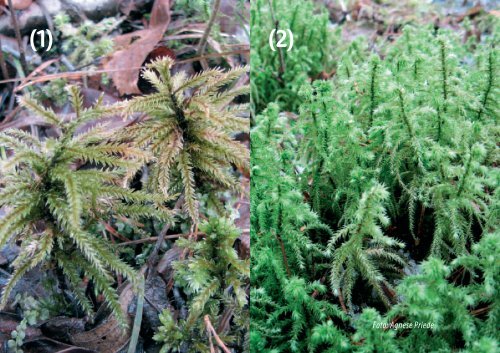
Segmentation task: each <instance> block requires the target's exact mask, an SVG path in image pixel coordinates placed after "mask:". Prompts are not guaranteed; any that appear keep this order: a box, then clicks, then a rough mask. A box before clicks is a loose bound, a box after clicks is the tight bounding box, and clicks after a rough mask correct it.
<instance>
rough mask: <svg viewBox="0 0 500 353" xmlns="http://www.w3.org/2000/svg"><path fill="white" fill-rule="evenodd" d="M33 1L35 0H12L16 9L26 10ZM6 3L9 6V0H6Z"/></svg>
mask: <svg viewBox="0 0 500 353" xmlns="http://www.w3.org/2000/svg"><path fill="white" fill-rule="evenodd" d="M32 3H33V0H12V7H13V8H14V9H16V10H25V9H27V8H28V7H30V5H31V4H32ZM4 5H5V6H9V0H4Z"/></svg>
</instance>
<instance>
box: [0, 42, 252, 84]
mask: <svg viewBox="0 0 500 353" xmlns="http://www.w3.org/2000/svg"><path fill="white" fill-rule="evenodd" d="M249 52H250V50H249V49H241V50H234V51H228V52H222V53H210V54H205V55H203V56H196V57H193V58H189V59H184V60H179V61H176V62H175V64H176V65H178V64H179V65H180V64H187V63H190V62H193V61H199V60H201V59H203V58H218V57H222V56H226V55H239V54H248V53H249ZM141 68H142V67H140V66H139V67H127V68H123V69H112V70H95V71H74V72H62V73H57V74H50V75H44V76H37V77H33V78H32V79H31V80H29V81H27V82H26V81H24V82H23V83H22V84H21V85H19V87H18V88H17V90H21V89H23V88H24V87H26V86H31V85H33V84H35V83H40V82H46V81H52V80H54V79H57V78H67V79H72V80H76V79H80V78H82V77H83V76H95V75H99V74H103V73H110V72H121V71H131V70H137V69H141ZM17 81H21V79H20V78H17V79H8V80H1V81H0V84H2V83H9V82H17Z"/></svg>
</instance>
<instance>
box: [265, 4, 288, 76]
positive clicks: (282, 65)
mask: <svg viewBox="0 0 500 353" xmlns="http://www.w3.org/2000/svg"><path fill="white" fill-rule="evenodd" d="M269 9H270V11H271V19H272V20H273V23H274V29H275V32H274V40H275V41H276V44H277V43H278V29H279V25H280V21H278V20H276V16H274V8H273V4H272V3H271V0H269ZM276 47H277V48H278V56H279V59H280V68H279V71H278V73H279V79H280V82H283V74H284V73H285V70H286V66H285V58H284V56H283V50H282V49H281V47H278V46H277V45H276Z"/></svg>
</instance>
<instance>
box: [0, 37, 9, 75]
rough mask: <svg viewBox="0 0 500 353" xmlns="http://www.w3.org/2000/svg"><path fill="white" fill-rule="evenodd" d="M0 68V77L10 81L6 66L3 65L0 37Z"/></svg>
mask: <svg viewBox="0 0 500 353" xmlns="http://www.w3.org/2000/svg"><path fill="white" fill-rule="evenodd" d="M0 68H1V69H2V76H3V78H4V79H5V80H8V79H10V77H9V71H8V70H7V64H6V63H5V58H4V56H3V50H2V38H1V37H0Z"/></svg>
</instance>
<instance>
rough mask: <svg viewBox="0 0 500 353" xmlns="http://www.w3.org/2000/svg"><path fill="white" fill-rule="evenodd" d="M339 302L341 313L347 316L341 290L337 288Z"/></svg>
mask: <svg viewBox="0 0 500 353" xmlns="http://www.w3.org/2000/svg"><path fill="white" fill-rule="evenodd" d="M339 302H340V307H341V308H342V311H343V312H344V313H346V314H349V312H348V311H347V308H346V306H345V303H344V296H343V295H342V290H341V289H340V288H339Z"/></svg>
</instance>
